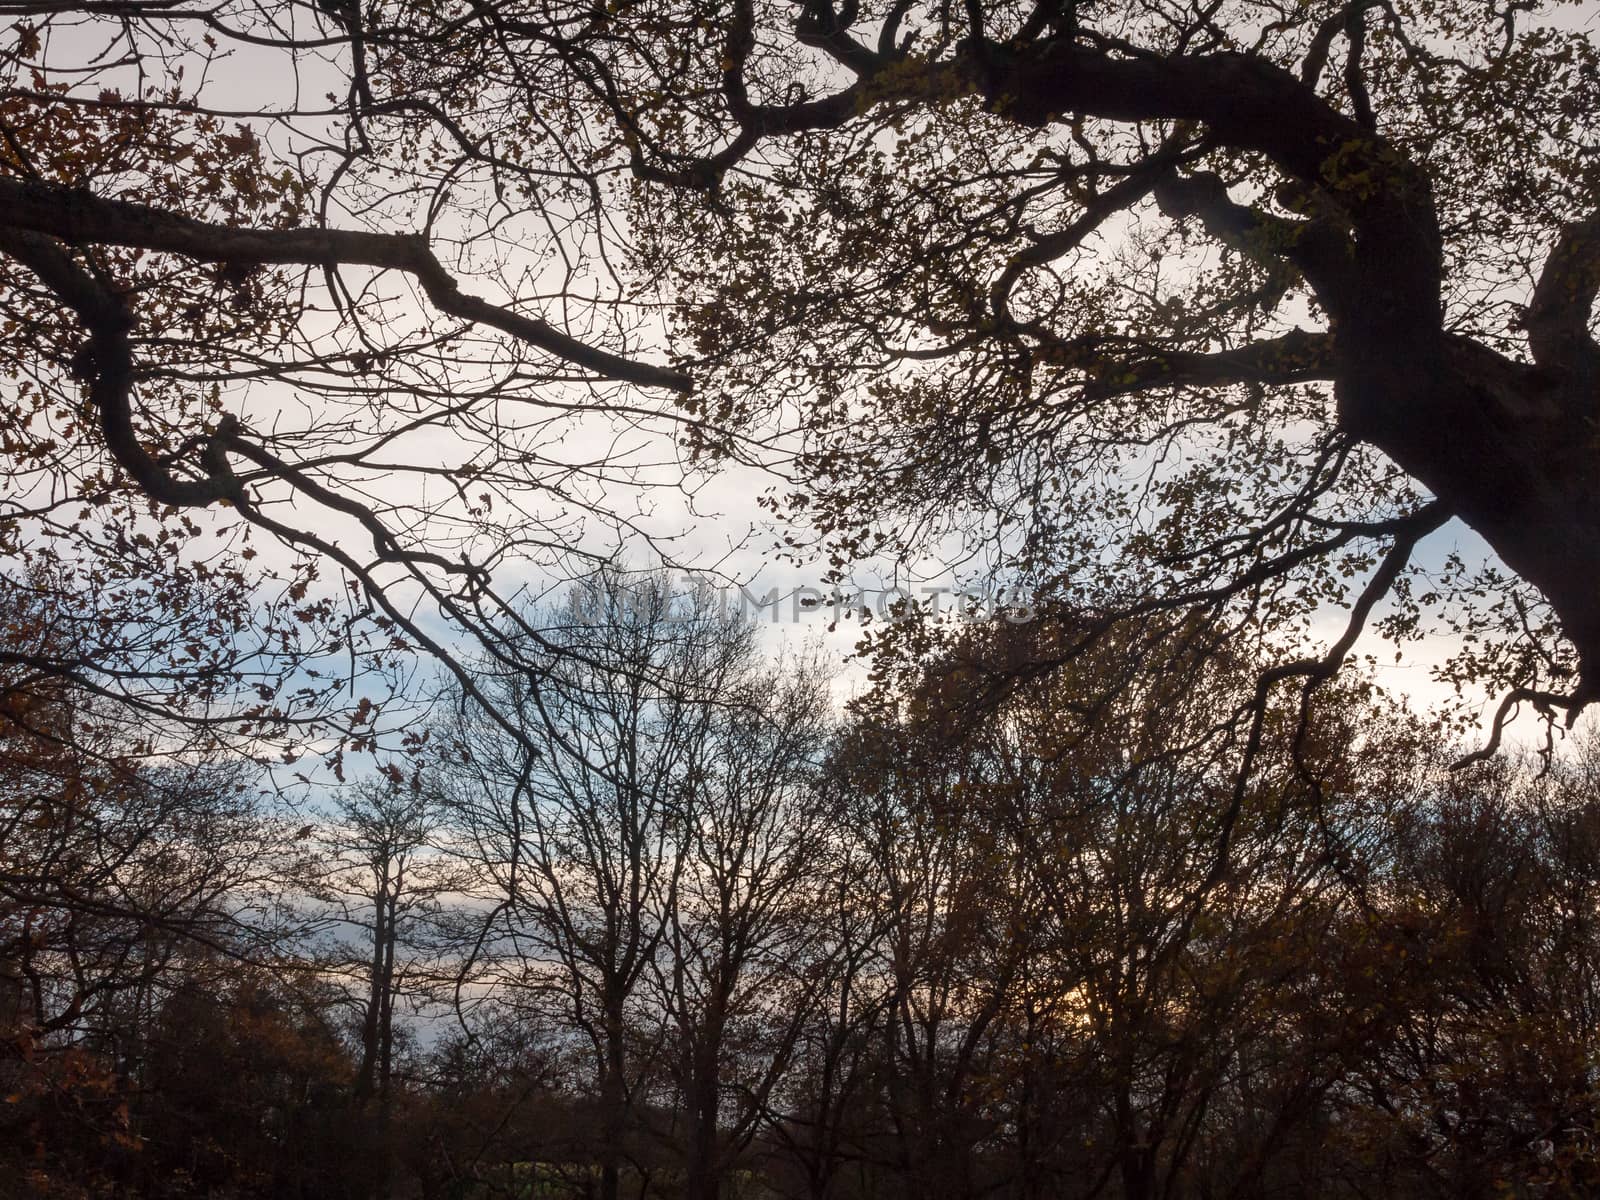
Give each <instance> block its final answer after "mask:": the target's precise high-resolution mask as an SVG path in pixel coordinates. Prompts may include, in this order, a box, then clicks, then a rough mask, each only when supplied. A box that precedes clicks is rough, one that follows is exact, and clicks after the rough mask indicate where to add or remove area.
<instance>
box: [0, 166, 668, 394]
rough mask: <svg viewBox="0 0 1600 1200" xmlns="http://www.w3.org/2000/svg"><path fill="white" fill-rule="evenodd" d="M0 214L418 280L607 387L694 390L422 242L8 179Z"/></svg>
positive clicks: (184, 248)
mask: <svg viewBox="0 0 1600 1200" xmlns="http://www.w3.org/2000/svg"><path fill="white" fill-rule="evenodd" d="M0 214H4V215H3V216H0V223H3V224H4V225H6V226H9V227H11V228H12V229H16V230H26V231H29V232H32V233H42V234H48V235H49V236H51V237H56V238H60V239H61V240H63V241H65V242H69V243H72V244H75V245H88V244H96V243H98V244H100V245H114V246H131V247H135V248H138V249H143V250H154V251H161V252H164V253H169V254H182V255H184V256H186V257H189V258H197V259H201V260H204V261H208V262H225V263H240V264H247V265H256V264H285V265H286V264H294V265H304V266H318V267H325V268H329V269H332V268H337V267H341V266H359V267H373V268H376V269H378V270H391V271H403V272H405V273H406V274H408V275H410V276H412V277H413V278H415V279H416V281H417V283H418V284H419V285H420V286H421V288H422V290H423V292H424V293H425V294H426V295H427V297H428V299H429V300H430V301H431V302H432V303H433V304H434V305H435V307H437V308H438V309H439V310H440V311H441V312H444V313H447V314H449V315H450V316H453V317H459V318H461V319H462V320H464V321H470V322H472V323H474V324H478V325H486V326H488V327H490V328H492V329H498V330H500V331H501V332H502V333H508V334H510V335H511V336H512V337H515V338H517V339H519V340H521V341H524V342H527V343H528V344H529V345H532V346H537V347H538V348H539V349H541V350H546V351H548V352H549V353H551V354H554V355H557V356H558V357H560V358H563V359H565V360H567V361H568V362H571V363H575V364H577V365H578V366H581V367H586V368H588V369H589V370H592V371H594V372H596V373H597V374H600V375H603V376H605V377H606V378H608V379H617V380H623V381H625V382H628V383H635V384H638V385H640V386H641V387H659V388H667V389H670V390H672V391H677V392H688V391H690V390H691V389H692V386H693V385H692V383H691V381H690V379H689V377H688V376H687V375H685V374H684V373H683V372H681V371H674V370H671V369H669V368H666V367H658V366H653V365H651V364H649V363H639V362H635V361H633V360H631V359H628V358H623V357H622V356H620V355H616V354H612V353H610V352H608V351H605V350H600V349H598V348H596V347H594V346H590V345H588V344H586V343H584V342H581V341H579V340H578V339H576V338H574V337H571V336H570V335H568V334H565V333H562V332H561V331H560V330H558V329H556V328H554V327H553V326H551V325H549V324H547V323H546V322H544V321H541V320H539V319H538V318H536V317H526V316H523V315H522V314H520V313H516V312H512V311H511V310H510V309H507V308H502V307H500V306H499V305H495V304H491V303H489V302H488V301H486V300H482V299H480V298H478V297H476V296H469V295H467V294H465V293H464V292H462V291H461V289H460V285H459V284H458V283H457V282H456V280H455V279H454V277H453V276H451V274H450V273H449V272H448V271H447V270H445V268H444V265H443V264H442V263H440V262H439V260H438V259H437V258H436V257H435V256H434V254H433V251H432V250H431V249H430V248H429V246H428V243H427V240H426V239H425V238H424V237H422V236H420V235H414V234H387V233H365V232H360V231H355V230H340V229H234V228H230V227H229V226H226V225H213V224H210V223H208V222H205V221H196V220H193V219H191V218H189V217H184V216H180V215H178V214H175V213H170V212H166V211H164V210H162V209H157V208H151V207H149V206H147V205H143V204H134V203H130V202H128V201H122V200H106V199H102V198H100V197H97V196H93V195H91V194H90V193H88V192H85V191H83V190H81V189H76V188H66V187H60V186H57V185H54V184H46V183H36V182H32V181H23V180H17V179H7V178H0Z"/></svg>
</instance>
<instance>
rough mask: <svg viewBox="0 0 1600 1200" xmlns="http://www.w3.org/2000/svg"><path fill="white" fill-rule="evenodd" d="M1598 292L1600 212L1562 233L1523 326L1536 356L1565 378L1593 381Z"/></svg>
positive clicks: (1598, 358)
mask: <svg viewBox="0 0 1600 1200" xmlns="http://www.w3.org/2000/svg"><path fill="white" fill-rule="evenodd" d="M1597 292H1600V213H1597V214H1595V215H1594V216H1592V217H1590V218H1589V219H1588V220H1586V221H1574V222H1572V223H1571V224H1569V225H1567V226H1566V227H1565V228H1563V229H1562V231H1561V236H1560V237H1558V238H1557V239H1556V244H1555V248H1554V249H1553V250H1551V251H1550V257H1549V258H1547V259H1546V260H1545V264H1544V270H1543V272H1541V273H1540V275H1539V282H1538V284H1537V286H1535V288H1534V289H1533V300H1532V302H1531V303H1530V304H1529V305H1528V310H1527V314H1526V316H1525V317H1524V324H1525V326H1526V327H1527V330H1528V348H1529V349H1530V350H1531V351H1532V352H1533V360H1534V362H1536V363H1538V364H1539V365H1540V366H1541V367H1544V368H1545V369H1547V370H1551V371H1555V372H1557V373H1559V374H1561V375H1563V376H1569V377H1570V376H1572V375H1574V374H1578V375H1580V376H1581V377H1582V378H1585V379H1587V380H1588V381H1590V382H1592V381H1593V379H1594V376H1595V375H1596V373H1597V367H1600V345H1596V343H1595V340H1594V336H1593V335H1592V334H1591V333H1590V332H1589V321H1590V318H1591V316H1592V315H1593V312H1594V301H1595V294H1596V293H1597Z"/></svg>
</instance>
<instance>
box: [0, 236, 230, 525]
mask: <svg viewBox="0 0 1600 1200" xmlns="http://www.w3.org/2000/svg"><path fill="white" fill-rule="evenodd" d="M0 253H3V254H7V255H9V256H10V257H12V258H14V259H16V260H17V261H18V262H20V263H22V264H23V265H24V266H26V267H27V268H28V269H29V270H31V271H32V272H33V273H34V274H35V275H37V276H38V277H39V279H40V280H41V281H42V282H43V283H44V284H45V286H46V287H48V288H49V289H50V290H51V292H53V293H54V294H55V296H56V297H57V298H58V299H59V300H60V301H61V302H62V303H63V304H65V305H66V306H67V307H68V308H70V309H72V311H73V312H74V313H76V314H77V316H78V319H79V320H80V321H82V322H83V325H84V328H85V329H87V330H88V332H89V343H88V346H87V347H86V356H85V358H86V362H85V366H86V369H87V371H88V372H89V380H88V391H89V402H90V404H91V405H93V407H94V409H95V411H96V412H98V413H99V415H100V429H101V432H102V434H103V435H104V437H105V440H106V447H107V449H109V450H110V451H111V456H112V457H113V458H114V459H115V460H116V461H117V465H118V466H120V467H121V468H122V469H123V470H124V471H126V472H127V473H128V474H129V476H131V477H132V479H133V481H134V482H135V483H137V484H138V485H139V487H140V488H142V489H143V490H144V492H145V493H146V494H147V495H148V496H150V498H151V499H153V500H156V501H158V502H159V503H162V504H170V505H172V506H174V507H176V508H184V507H189V506H196V507H204V506H205V505H207V504H211V503H214V502H215V501H217V500H224V499H227V500H236V499H237V498H238V497H239V494H240V491H239V483H238V480H236V479H234V477H233V474H232V472H231V471H229V470H228V466H227V458H226V455H225V454H224V453H223V452H222V447H221V446H220V444H219V442H220V441H225V440H226V439H227V437H228V436H229V435H230V434H231V432H232V426H231V425H230V423H229V422H227V421H224V422H223V425H222V426H221V427H219V429H218V431H217V433H216V434H215V435H214V436H213V437H212V438H211V439H210V441H209V442H208V444H207V446H206V448H205V454H204V458H205V462H206V465H207V468H208V471H209V474H208V475H207V477H206V478H204V479H180V478H178V477H177V476H175V475H173V474H172V473H171V472H170V471H168V470H167V468H166V467H164V466H163V465H162V464H161V463H159V462H157V461H156V459H155V458H154V457H152V456H151V454H150V453H149V452H148V451H147V450H146V449H145V448H144V446H143V445H141V444H140V441H139V435H138V431H137V430H136V429H135V428H134V424H133V350H132V346H131V344H130V341H129V336H128V335H129V331H130V330H131V329H132V328H133V324H134V319H133V314H132V313H131V312H129V311H128V307H127V304H126V303H125V302H124V301H123V299H122V297H121V296H118V295H117V294H116V293H114V292H113V291H111V289H109V288H108V287H106V286H105V285H104V284H102V283H101V282H100V281H99V280H97V279H95V278H94V276H92V275H90V274H89V272H87V271H85V270H84V269H83V268H82V267H80V266H79V265H78V264H77V263H76V262H74V261H73V259H72V256H71V255H70V254H68V253H67V251H66V250H65V248H63V247H62V246H61V244H60V243H59V242H56V241H54V240H52V239H51V238H48V237H44V236H41V235H40V234H37V233H25V232H21V231H18V230H16V229H8V228H6V227H4V226H3V225H0Z"/></svg>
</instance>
